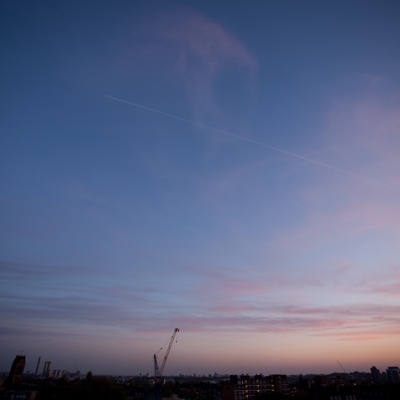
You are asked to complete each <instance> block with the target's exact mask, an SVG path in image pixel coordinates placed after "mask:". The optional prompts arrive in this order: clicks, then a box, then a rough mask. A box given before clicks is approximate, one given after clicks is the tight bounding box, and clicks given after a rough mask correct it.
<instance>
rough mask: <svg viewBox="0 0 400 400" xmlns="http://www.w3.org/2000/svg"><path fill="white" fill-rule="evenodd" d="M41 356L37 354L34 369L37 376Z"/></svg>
mask: <svg viewBox="0 0 400 400" xmlns="http://www.w3.org/2000/svg"><path fill="white" fill-rule="evenodd" d="M41 358H42V356H39V358H38V360H37V364H36V370H35V375H36V376H37V374H38V372H39V365H40V360H41Z"/></svg>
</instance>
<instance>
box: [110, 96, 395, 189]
mask: <svg viewBox="0 0 400 400" xmlns="http://www.w3.org/2000/svg"><path fill="white" fill-rule="evenodd" d="M104 97H106V98H107V99H110V100H114V101H118V102H120V103H124V104H128V105H130V106H133V107H136V108H141V109H142V110H146V111H150V112H153V113H156V114H160V115H164V116H165V117H169V118H174V119H177V120H179V121H183V122H186V123H188V124H191V125H196V126H198V127H200V128H204V129H208V130H211V131H214V132H217V133H220V134H221V135H225V136H229V137H231V138H234V139H239V140H242V141H245V142H249V143H253V144H256V145H258V146H262V147H265V148H267V149H271V150H274V151H277V152H279V153H282V154H286V155H288V156H290V157H293V158H297V159H299V160H303V161H307V162H309V163H312V164H315V165H319V166H320V167H324V168H328V169H331V170H333V171H337V172H341V173H342V174H346V175H349V176H352V177H354V178H359V179H363V180H366V181H369V182H372V183H375V184H377V185H380V186H384V187H386V188H391V189H393V187H392V186H390V185H388V184H386V183H383V182H380V181H378V180H376V179H373V178H369V177H368V176H365V175H359V174H356V173H355V172H351V171H347V170H345V169H342V168H339V167H335V166H334V165H330V164H326V163H324V162H321V161H317V160H314V159H312V158H309V157H305V156H302V155H301V154H297V153H293V152H291V151H288V150H285V149H281V148H280V147H275V146H272V145H270V144H266V143H263V142H259V141H258V140H254V139H251V138H247V137H245V136H240V135H236V134H234V133H231V132H228V131H225V130H223V129H219V128H215V127H213V126H209V125H205V124H201V123H199V122H196V121H192V120H190V119H186V118H183V117H179V116H178V115H174V114H169V113H167V112H164V111H160V110H157V109H155V108H150V107H146V106H142V105H140V104H137V103H133V102H132V101H128V100H123V99H119V98H118V97H113V96H109V95H107V94H105V95H104Z"/></svg>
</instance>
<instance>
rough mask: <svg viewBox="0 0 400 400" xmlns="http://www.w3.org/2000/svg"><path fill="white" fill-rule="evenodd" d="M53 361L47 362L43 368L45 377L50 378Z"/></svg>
mask: <svg viewBox="0 0 400 400" xmlns="http://www.w3.org/2000/svg"><path fill="white" fill-rule="evenodd" d="M50 368H51V361H46V362H45V363H44V366H43V376H44V377H45V378H48V377H49V376H50Z"/></svg>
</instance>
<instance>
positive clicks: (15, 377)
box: [8, 355, 25, 383]
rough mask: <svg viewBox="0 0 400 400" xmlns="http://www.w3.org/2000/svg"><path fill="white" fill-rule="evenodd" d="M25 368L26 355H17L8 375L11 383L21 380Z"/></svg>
mask: <svg viewBox="0 0 400 400" xmlns="http://www.w3.org/2000/svg"><path fill="white" fill-rule="evenodd" d="M24 369H25V356H19V355H17V356H15V359H14V361H13V363H12V365H11V369H10V374H9V375H8V381H9V382H10V383H16V382H21V380H22V375H23V374H24Z"/></svg>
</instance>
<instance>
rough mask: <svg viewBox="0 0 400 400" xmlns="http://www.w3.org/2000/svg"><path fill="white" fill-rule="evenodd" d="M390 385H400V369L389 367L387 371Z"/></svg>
mask: <svg viewBox="0 0 400 400" xmlns="http://www.w3.org/2000/svg"><path fill="white" fill-rule="evenodd" d="M386 373H387V377H388V381H389V383H392V384H400V370H399V367H388V368H387V369H386Z"/></svg>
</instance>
